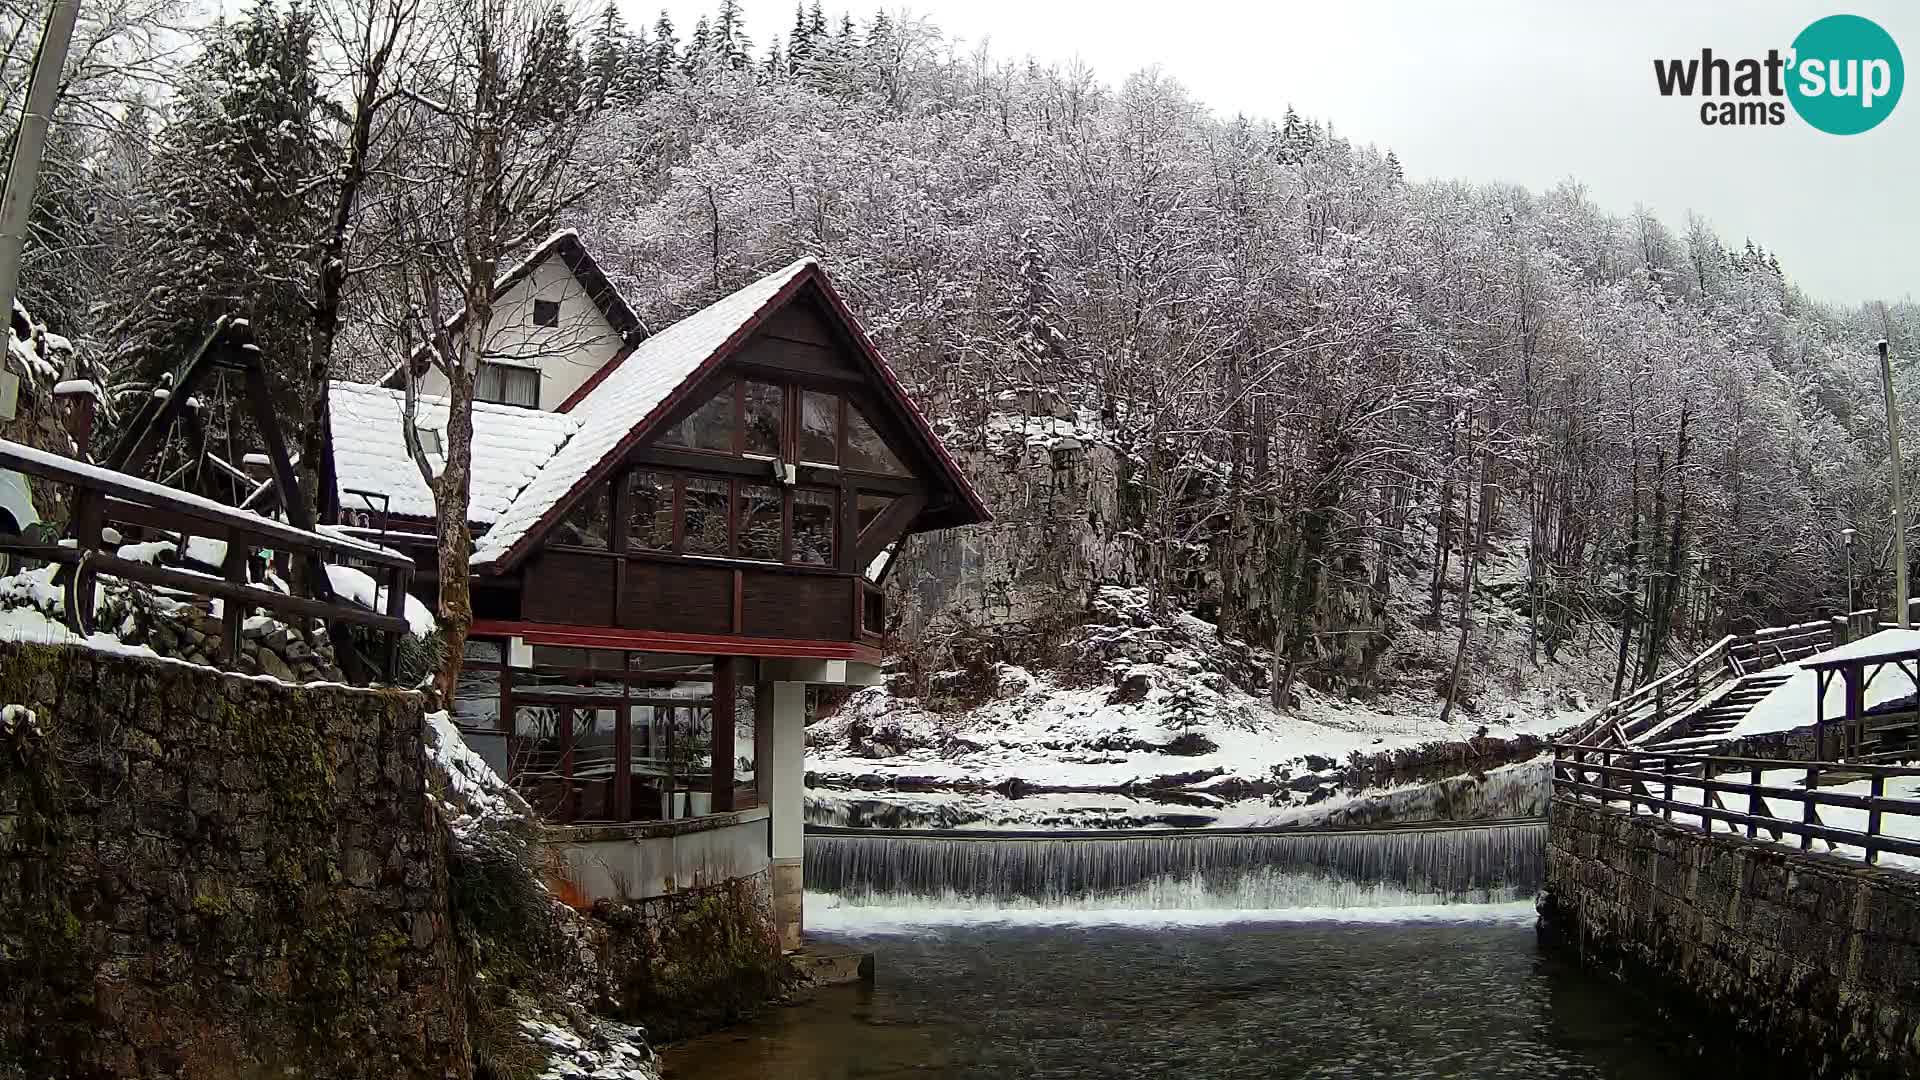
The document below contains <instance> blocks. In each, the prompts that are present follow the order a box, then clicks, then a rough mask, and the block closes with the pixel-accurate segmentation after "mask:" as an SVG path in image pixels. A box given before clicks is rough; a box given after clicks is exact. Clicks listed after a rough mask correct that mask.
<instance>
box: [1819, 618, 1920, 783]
mask: <svg viewBox="0 0 1920 1080" xmlns="http://www.w3.org/2000/svg"><path fill="white" fill-rule="evenodd" d="M1804 666H1805V667H1806V668H1807V669H1808V670H1809V671H1812V672H1813V673H1814V682H1815V688H1814V723H1813V730H1814V745H1815V746H1816V747H1817V748H1818V750H1817V753H1818V754H1819V755H1820V756H1822V757H1826V756H1828V755H1829V754H1831V755H1832V757H1833V758H1834V759H1835V760H1842V759H1844V760H1847V761H1867V760H1874V759H1887V758H1895V757H1901V758H1910V757H1914V756H1917V755H1920V741H1917V740H1916V735H1920V700H1909V701H1908V702H1907V703H1906V704H1905V706H1904V707H1897V706H1896V707H1881V708H1878V709H1869V708H1868V707H1867V703H1866V697H1867V687H1868V686H1870V685H1872V683H1873V681H1874V679H1876V678H1878V677H1879V676H1880V675H1882V674H1883V673H1884V672H1886V671H1887V669H1889V668H1892V669H1893V670H1894V671H1896V672H1898V673H1900V674H1903V675H1905V676H1906V677H1907V681H1908V684H1909V685H1911V686H1913V687H1914V688H1915V689H1916V693H1917V694H1920V646H1915V645H1905V646H1893V647H1889V648H1885V649H1881V650H1878V651H1874V652H1865V653H1860V654H1858V655H1852V656H1842V657H1839V658H1837V659H1832V660H1822V661H1817V662H1812V663H1808V664H1806V665H1804ZM1836 678H1837V679H1839V680H1840V685H1841V687H1842V696H1841V701H1842V706H1841V714H1840V716H1839V717H1837V718H1829V717H1828V716H1827V691H1828V690H1829V689H1830V688H1831V687H1832V686H1833V682H1834V680H1835V679H1836ZM1830 741H1831V742H1832V744H1833V745H1831V746H1829V742H1830Z"/></svg>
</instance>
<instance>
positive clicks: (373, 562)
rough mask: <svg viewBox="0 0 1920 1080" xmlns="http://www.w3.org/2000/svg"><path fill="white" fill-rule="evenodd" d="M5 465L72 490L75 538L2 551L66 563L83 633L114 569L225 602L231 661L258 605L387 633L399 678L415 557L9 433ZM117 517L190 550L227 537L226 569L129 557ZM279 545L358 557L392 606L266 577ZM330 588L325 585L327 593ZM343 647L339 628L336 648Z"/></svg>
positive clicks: (316, 555) (63, 577)
mask: <svg viewBox="0 0 1920 1080" xmlns="http://www.w3.org/2000/svg"><path fill="white" fill-rule="evenodd" d="M0 469H13V470H16V471H18V472H22V473H27V474H29V475H32V476H37V477H40V478H41V479H43V480H46V481H48V482H50V483H53V484H56V485H60V486H62V487H65V488H68V489H69V490H70V492H71V496H72V502H71V505H72V516H71V523H70V526H69V528H68V534H69V536H70V539H67V540H63V541H60V542H58V543H39V542H34V541H30V540H27V539H25V538H22V537H17V536H16V537H10V538H6V539H4V540H0V551H6V552H11V553H13V554H15V555H18V556H21V557H24V558H29V559H37V560H40V561H42V562H47V563H53V564H56V565H58V566H60V567H61V570H60V573H59V575H58V577H57V580H58V581H59V582H60V584H61V586H62V591H63V593H64V594H65V595H64V599H65V612H66V620H67V623H68V625H69V626H70V627H71V628H72V629H73V630H74V631H75V632H77V633H80V634H88V633H91V632H92V631H93V625H92V621H93V617H94V604H93V602H92V597H93V595H94V590H93V582H94V579H95V578H96V577H97V576H99V575H101V574H105V575H107V576H110V577H117V578H121V579H124V580H127V581H138V582H141V583H143V584H146V585H150V586H154V587H156V588H160V589H166V590H170V591H173V592H175V593H180V594H184V595H189V596H199V597H208V598H212V599H217V600H219V601H221V612H222V614H221V622H222V634H221V647H222V651H223V653H224V655H225V656H227V657H230V658H231V657H236V656H238V655H239V648H240V635H241V629H242V624H243V622H244V621H245V619H246V617H247V615H248V613H250V612H251V611H252V610H253V609H255V608H264V609H266V610H268V611H272V612H275V613H286V614H292V615H299V616H305V617H307V618H318V619H324V620H326V621H328V622H330V623H347V624H353V625H357V626H364V627H367V628H368V629H370V630H373V631H375V632H376V633H379V634H382V635H384V636H385V638H386V643H385V644H386V658H385V660H386V668H387V671H388V675H389V676H391V674H392V671H393V666H394V662H395V657H396V656H397V649H398V642H399V638H400V636H401V635H404V634H406V633H407V632H408V631H409V626H408V622H407V619H406V617H405V616H406V600H407V583H408V579H409V578H410V577H411V576H412V573H413V561H412V560H411V559H409V558H407V557H406V556H404V555H401V554H399V553H398V552H395V551H393V550H391V549H389V548H385V547H381V546H379V545H377V544H369V543H366V542H365V541H362V540H357V539H354V538H353V537H350V536H345V535H339V534H327V533H316V532H309V531H307V530H305V529H301V528H296V527H295V526H292V525H289V524H287V523H286V522H283V521H277V520H275V519H273V518H269V517H263V516H261V515H259V514H254V513H249V512H247V511H245V510H240V509H237V508H235V507H231V506H227V505H225V504H223V503H219V502H215V501H214V500H212V499H208V498H205V497H203V496H200V495H196V494H194V493H192V492H188V491H181V490H179V489H177V488H171V487H167V486H165V485H163V484H157V483H154V482H153V481H150V480H145V479H142V478H140V477H137V476H130V475H128V474H126V473H121V472H117V471H115V470H112V469H107V468H102V467H101V466H98V465H90V464H87V463H86V462H81V461H75V460H73V459H72V458H66V457H61V456H60V455H58V454H51V453H48V452H46V451H44V450H38V449H35V448H33V447H30V446H23V445H21V444H19V443H16V442H12V441H10V440H7V439H0ZM109 522H116V523H120V524H123V525H127V526H129V527H130V528H131V529H133V530H134V531H136V532H137V531H139V530H141V529H146V530H162V531H165V532H172V533H177V534H178V540H179V546H180V547H182V548H184V547H187V546H190V545H191V543H192V542H193V541H194V540H195V539H207V540H213V541H219V542H221V545H220V546H219V547H218V548H217V550H218V552H219V561H220V563H221V566H220V571H221V576H220V577H212V576H209V575H206V574H199V573H194V572H191V571H188V570H184V569H178V568H173V567H167V566H160V565H154V564H152V563H148V562H143V561H140V560H138V559H129V558H123V557H122V553H121V551H120V546H121V545H120V539H121V537H119V536H116V535H114V534H116V533H118V532H119V531H120V530H118V529H113V528H109V527H108V523H109ZM276 551H279V552H288V553H292V554H297V555H300V556H302V557H305V558H308V559H310V560H313V564H314V565H320V564H325V563H329V562H337V561H348V560H351V561H352V562H354V563H357V564H359V565H360V566H363V567H366V568H367V569H368V570H369V571H371V572H372V573H375V574H379V575H381V576H382V577H385V578H386V579H387V580H386V581H385V582H384V583H383V591H384V596H383V597H382V599H384V601H385V610H384V611H374V610H370V609H369V608H367V607H363V606H361V605H359V604H355V603H350V602H347V601H345V600H342V599H340V598H338V597H336V596H334V595H333V591H332V588H331V585H330V583H327V582H325V579H324V578H323V579H321V581H320V583H318V584H316V585H315V586H314V588H315V589H316V596H313V597H308V596H297V595H293V594H291V593H289V592H284V591H280V590H277V589H273V588H269V587H265V586H264V585H261V584H256V583H255V581H254V580H253V579H254V576H255V575H254V574H253V572H252V570H253V564H254V563H255V561H256V560H260V559H265V558H267V557H268V556H270V555H271V554H272V553H274V552H276ZM315 576H317V572H316V575H315ZM322 585H324V587H325V592H323V593H321V592H317V589H318V588H319V587H321V586H322ZM342 644H344V642H343V641H342V640H340V639H339V638H338V636H337V635H336V648H339V647H341V645H342ZM349 674H351V672H350V673H349Z"/></svg>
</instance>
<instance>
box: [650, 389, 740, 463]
mask: <svg viewBox="0 0 1920 1080" xmlns="http://www.w3.org/2000/svg"><path fill="white" fill-rule="evenodd" d="M734 393H735V386H734V384H732V383H728V384H727V386H726V387H725V388H724V389H722V390H721V391H720V392H719V393H717V394H715V395H713V396H712V397H710V398H708V399H707V400H706V403H705V404H703V405H701V406H700V407H699V408H698V409H695V410H694V411H693V413H692V415H690V416H688V417H687V418H686V419H685V420H682V421H680V422H679V423H678V424H675V425H674V426H673V427H672V428H671V429H670V430H669V431H667V433H666V434H664V435H662V436H660V442H661V444H662V445H664V446H684V447H687V448H689V449H692V450H718V451H720V452H721V453H723V454H731V453H733V432H734V427H735V425H736V424H737V423H738V421H739V412H738V410H737V409H735V407H734V402H735V398H734Z"/></svg>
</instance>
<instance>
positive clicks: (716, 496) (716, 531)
mask: <svg viewBox="0 0 1920 1080" xmlns="http://www.w3.org/2000/svg"><path fill="white" fill-rule="evenodd" d="M731 488H732V485H731V484H729V483H728V482H727V481H725V480H706V479H701V478H696V477H689V478H688V479H687V480H686V482H685V483H684V484H683V490H682V492H681V506H680V512H681V514H682V515H683V516H684V519H685V526H684V531H683V537H682V545H683V546H682V548H681V550H682V551H684V552H686V553H687V554H688V555H720V556H724V555H729V554H732V552H731V551H729V550H728V549H729V548H730V547H731V546H732V545H731V544H730V543H729V542H728V541H729V539H730V538H729V537H728V535H727V532H728V530H727V508H728V507H727V504H728V501H729V497H730V495H731V494H732V493H731V490H730V489H731Z"/></svg>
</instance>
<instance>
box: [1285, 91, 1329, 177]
mask: <svg viewBox="0 0 1920 1080" xmlns="http://www.w3.org/2000/svg"><path fill="white" fill-rule="evenodd" d="M1319 141H1320V139H1319V134H1318V132H1316V131H1315V130H1314V127H1313V125H1312V124H1309V123H1307V122H1305V121H1303V120H1301V119H1300V114H1299V113H1297V112H1294V111H1293V106H1291V105H1289V106H1287V113H1286V116H1284V117H1283V118H1282V119H1281V121H1280V151H1279V152H1280V161H1281V162H1282V163H1283V164H1286V165H1298V164H1300V163H1301V162H1303V161H1305V160H1306V159H1307V155H1308V154H1310V153H1312V152H1313V149H1314V147H1315V146H1317V145H1318V144H1319Z"/></svg>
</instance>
